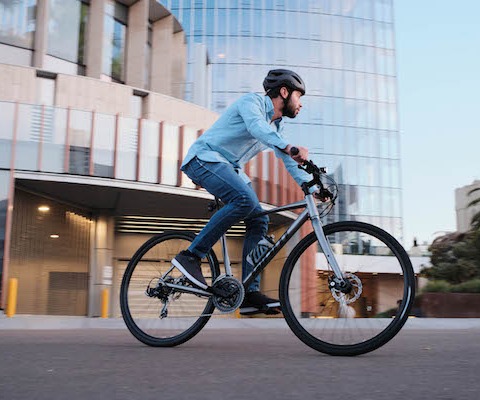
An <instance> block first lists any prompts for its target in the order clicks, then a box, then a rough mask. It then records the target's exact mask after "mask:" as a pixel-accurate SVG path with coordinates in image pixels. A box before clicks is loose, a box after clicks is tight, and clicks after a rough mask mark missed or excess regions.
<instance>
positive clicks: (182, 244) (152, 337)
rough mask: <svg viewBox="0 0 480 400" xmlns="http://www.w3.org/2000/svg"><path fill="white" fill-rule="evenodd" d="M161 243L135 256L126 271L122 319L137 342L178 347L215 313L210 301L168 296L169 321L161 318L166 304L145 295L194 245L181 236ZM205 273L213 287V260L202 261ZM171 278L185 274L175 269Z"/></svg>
mask: <svg viewBox="0 0 480 400" xmlns="http://www.w3.org/2000/svg"><path fill="white" fill-rule="evenodd" d="M161 239H164V240H161ZM161 239H160V240H157V241H154V243H152V244H151V245H150V246H146V248H144V249H143V251H141V252H140V253H137V254H136V255H135V256H134V258H133V259H132V261H131V262H130V263H134V264H135V266H134V268H133V269H130V270H129V269H128V268H127V273H126V274H125V276H124V282H123V283H122V291H121V300H122V301H121V303H122V315H123V317H124V320H125V322H126V324H127V326H128V328H129V329H130V331H131V332H132V333H133V334H134V335H135V336H136V337H137V339H139V340H141V341H143V342H144V343H147V344H150V345H163V344H165V345H169V344H179V343H181V342H182V341H184V340H187V339H189V338H190V337H191V336H192V334H195V333H196V332H197V331H198V330H200V328H201V327H202V326H203V324H204V323H205V322H206V321H207V320H208V318H209V315H210V314H211V313H212V312H213V305H212V301H211V300H210V298H205V297H199V296H196V295H194V294H190V293H181V294H180V293H177V294H174V295H171V296H169V300H170V302H169V304H168V306H167V312H168V314H167V317H166V318H161V317H160V315H161V312H162V310H163V309H164V303H163V302H162V301H161V300H160V299H159V298H157V297H149V296H148V295H146V294H145V291H146V289H147V288H148V287H152V286H156V283H157V282H158V279H159V278H160V277H162V276H163V275H164V274H166V273H167V271H168V270H169V269H170V268H171V262H170V261H171V260H172V259H173V258H174V257H175V256H176V255H177V254H178V253H179V252H180V251H181V250H185V249H187V248H188V246H189V245H190V242H191V238H190V237H189V236H183V235H180V234H179V235H171V236H168V237H167V238H161ZM202 272H203V274H204V276H205V279H206V281H207V283H208V284H209V285H211V282H212V280H214V279H215V277H216V275H217V273H216V271H215V267H214V261H213V260H212V258H211V257H210V256H209V257H207V258H204V259H203V260H202ZM169 276H171V277H172V278H173V279H178V278H180V277H181V276H182V274H181V273H180V272H179V271H178V270H177V269H174V270H172V272H171V273H169Z"/></svg>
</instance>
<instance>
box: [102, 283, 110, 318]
mask: <svg viewBox="0 0 480 400" xmlns="http://www.w3.org/2000/svg"><path fill="white" fill-rule="evenodd" d="M108 300H109V290H108V288H105V289H103V290H102V314H101V316H102V318H108Z"/></svg>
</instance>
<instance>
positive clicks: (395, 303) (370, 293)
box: [280, 221, 415, 356]
mask: <svg viewBox="0 0 480 400" xmlns="http://www.w3.org/2000/svg"><path fill="white" fill-rule="evenodd" d="M324 232H325V235H326V237H327V239H328V241H329V243H330V245H331V247H332V249H333V251H334V253H335V258H336V260H337V263H338V265H339V267H340V269H341V270H342V273H343V276H344V277H345V278H346V279H347V280H348V281H349V283H350V284H349V288H348V289H344V290H342V288H340V287H339V286H338V285H336V284H335V281H334V279H333V278H334V274H333V272H332V270H331V268H330V266H329V264H328V262H327V259H326V257H325V255H324V254H323V252H322V249H321V248H320V246H319V244H318V241H317V238H316V236H315V233H311V234H309V235H308V236H306V237H305V238H304V239H302V240H301V241H300V243H298V244H297V245H296V246H295V248H294V249H293V251H292V252H291V254H290V256H289V257H288V258H287V261H286V262H285V266H284V268H283V271H282V275H281V278H280V300H281V302H282V309H283V313H284V316H285V319H286V321H287V323H288V325H289V326H290V328H291V329H292V331H293V332H294V333H295V335H296V336H297V337H298V338H299V339H300V340H302V341H303V342H304V343H305V344H307V345H308V346H310V347H312V348H313V349H315V350H318V351H321V352H323V353H327V354H330V355H343V356H353V355H358V354H363V353H367V352H370V351H373V350H375V349H377V348H379V347H380V346H383V345H384V344H385V343H387V342H388V341H389V340H391V339H392V338H393V337H394V336H395V335H396V334H397V333H398V332H399V331H400V329H401V328H402V326H403V325H404V324H405V322H406V320H407V318H408V314H409V312H410V309H411V307H412V304H413V300H414V296H415V277H414V272H413V268H412V264H411V262H410V259H409V257H408V255H407V253H406V252H405V250H404V249H403V247H402V246H401V245H400V244H399V243H398V242H397V240H395V238H394V237H393V236H391V235H390V234H388V233H387V232H385V231H383V230H382V229H380V228H377V227H375V226H373V225H370V224H366V223H362V222H356V221H347V222H337V223H333V224H330V225H326V226H325V227H324Z"/></svg>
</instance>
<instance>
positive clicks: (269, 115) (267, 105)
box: [265, 96, 282, 127]
mask: <svg viewBox="0 0 480 400" xmlns="http://www.w3.org/2000/svg"><path fill="white" fill-rule="evenodd" d="M265 110H266V111H267V118H268V123H270V121H271V120H272V117H273V114H274V113H275V112H274V110H273V102H272V99H271V98H270V97H268V96H265ZM272 122H275V124H276V125H277V127H279V126H280V123H281V122H282V117H280V118H278V119H276V120H275V121H272Z"/></svg>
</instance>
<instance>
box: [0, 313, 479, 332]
mask: <svg viewBox="0 0 480 400" xmlns="http://www.w3.org/2000/svg"><path fill="white" fill-rule="evenodd" d="M251 328H254V329H289V328H288V325H287V323H286V322H285V320H284V319H283V318H225V317H221V318H215V317H213V318H212V319H211V320H210V321H209V322H208V323H207V325H206V326H205V328H204V329H251ZM7 329H8V330H14V329H51V330H58V329H121V330H123V329H127V328H126V326H125V324H124V322H123V319H121V318H106V319H103V318H88V317H68V316H48V315H46V316H44V315H15V316H14V317H12V318H7V317H6V316H5V315H4V314H3V313H0V330H7ZM403 329H424V330H428V329H433V330H437V329H439V330H454V329H478V330H480V318H464V319H461V318H410V319H409V320H408V321H407V323H406V324H405V327H404V328H403Z"/></svg>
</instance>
